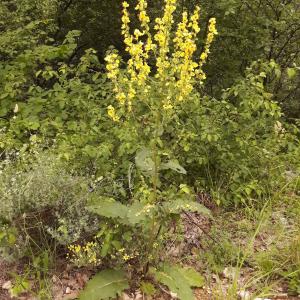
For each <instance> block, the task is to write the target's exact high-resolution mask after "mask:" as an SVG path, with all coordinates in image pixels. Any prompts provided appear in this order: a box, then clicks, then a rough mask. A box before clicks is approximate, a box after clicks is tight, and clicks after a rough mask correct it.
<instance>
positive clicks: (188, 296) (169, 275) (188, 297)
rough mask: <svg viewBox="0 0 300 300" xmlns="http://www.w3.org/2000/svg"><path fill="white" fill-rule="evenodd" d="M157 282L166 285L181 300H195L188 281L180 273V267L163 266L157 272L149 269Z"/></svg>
mask: <svg viewBox="0 0 300 300" xmlns="http://www.w3.org/2000/svg"><path fill="white" fill-rule="evenodd" d="M150 272H151V273H152V274H153V275H154V277H155V279H156V280H157V281H158V282H161V283H162V284H164V285H166V286H167V287H168V288H169V289H170V291H171V292H172V293H174V294H176V296H177V297H178V298H179V299H181V300H193V299H195V297H194V295H193V291H192V289H191V285H190V283H189V280H187V279H186V277H185V276H183V274H182V273H181V271H180V267H178V266H172V265H168V264H163V265H162V267H161V268H160V269H159V270H156V269H154V268H153V269H151V270H150Z"/></svg>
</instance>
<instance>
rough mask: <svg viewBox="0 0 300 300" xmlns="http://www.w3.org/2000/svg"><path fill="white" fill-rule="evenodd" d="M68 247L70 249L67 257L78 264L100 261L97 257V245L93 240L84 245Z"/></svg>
mask: <svg viewBox="0 0 300 300" xmlns="http://www.w3.org/2000/svg"><path fill="white" fill-rule="evenodd" d="M68 249H69V251H70V255H68V256H69V258H70V259H71V260H72V261H73V263H75V264H77V265H78V266H83V265H87V264H90V265H97V264H99V263H100V260H99V259H98V258H97V253H98V249H99V245H98V244H97V243H95V242H88V243H87V244H86V245H85V246H81V245H70V246H69V247H68Z"/></svg>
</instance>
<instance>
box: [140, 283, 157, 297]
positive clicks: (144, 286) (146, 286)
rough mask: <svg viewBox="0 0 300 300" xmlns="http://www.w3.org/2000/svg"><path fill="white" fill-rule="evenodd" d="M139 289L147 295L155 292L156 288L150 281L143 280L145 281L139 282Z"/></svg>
mask: <svg viewBox="0 0 300 300" xmlns="http://www.w3.org/2000/svg"><path fill="white" fill-rule="evenodd" d="M140 289H141V291H142V292H143V293H144V294H146V295H147V296H152V295H154V294H155V292H156V289H155V287H154V285H153V284H152V283H150V282H145V281H142V282H141V286H140Z"/></svg>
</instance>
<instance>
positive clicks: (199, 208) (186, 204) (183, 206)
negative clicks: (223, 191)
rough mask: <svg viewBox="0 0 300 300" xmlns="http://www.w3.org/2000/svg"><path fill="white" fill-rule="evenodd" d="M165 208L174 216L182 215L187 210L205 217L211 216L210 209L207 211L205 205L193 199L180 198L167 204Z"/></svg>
mask: <svg viewBox="0 0 300 300" xmlns="http://www.w3.org/2000/svg"><path fill="white" fill-rule="evenodd" d="M163 206H164V208H165V209H166V210H167V211H168V212H169V213H174V214H177V213H181V212H182V211H184V210H186V211H192V212H198V213H201V214H204V215H210V210H209V209H207V208H206V207H205V206H204V205H202V204H200V203H198V202H196V201H193V200H191V199H183V198H178V199H176V200H174V201H169V202H165V203H164V204H163Z"/></svg>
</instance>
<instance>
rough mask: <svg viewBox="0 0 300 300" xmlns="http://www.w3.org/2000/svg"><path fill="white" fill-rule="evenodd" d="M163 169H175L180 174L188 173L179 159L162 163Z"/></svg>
mask: <svg viewBox="0 0 300 300" xmlns="http://www.w3.org/2000/svg"><path fill="white" fill-rule="evenodd" d="M161 169H162V170H168V169H170V170H173V171H176V172H177V173H180V174H186V170H185V169H184V168H183V167H182V166H181V165H180V164H179V162H178V160H175V159H174V160H169V161H168V162H167V163H162V164H161Z"/></svg>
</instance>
